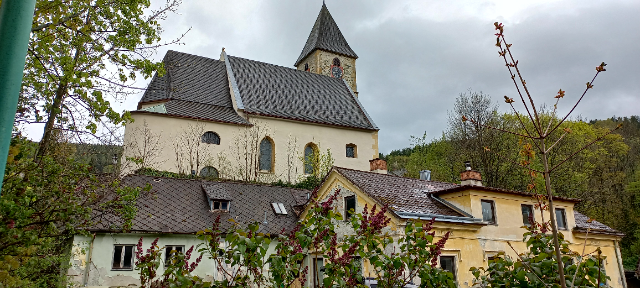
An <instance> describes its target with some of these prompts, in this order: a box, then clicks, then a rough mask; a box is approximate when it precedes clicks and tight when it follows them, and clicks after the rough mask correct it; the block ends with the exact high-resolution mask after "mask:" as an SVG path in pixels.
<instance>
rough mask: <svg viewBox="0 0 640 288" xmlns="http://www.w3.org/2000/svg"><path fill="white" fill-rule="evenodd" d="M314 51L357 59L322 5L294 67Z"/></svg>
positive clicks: (325, 6)
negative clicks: (319, 50)
mask: <svg viewBox="0 0 640 288" xmlns="http://www.w3.org/2000/svg"><path fill="white" fill-rule="evenodd" d="M316 49H321V50H325V51H329V52H333V53H337V54H341V55H344V56H348V57H352V58H356V59H357V58H358V55H356V52H353V50H351V47H349V43H347V40H346V39H344V36H342V32H340V28H338V24H336V21H334V20H333V17H331V13H329V9H327V5H325V4H324V3H322V9H320V14H318V18H317V19H316V23H315V24H313V28H312V29H311V33H310V34H309V38H307V44H305V45H304V48H303V49H302V53H300V57H298V60H296V64H295V65H294V66H298V64H300V62H301V61H302V60H303V59H304V58H305V57H307V56H309V54H311V53H312V52H313V51H315V50H316Z"/></svg>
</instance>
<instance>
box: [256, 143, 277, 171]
mask: <svg viewBox="0 0 640 288" xmlns="http://www.w3.org/2000/svg"><path fill="white" fill-rule="evenodd" d="M273 156H274V154H273V141H272V140H271V138H269V137H264V139H262V141H260V158H258V166H259V167H260V170H261V171H269V172H273Z"/></svg>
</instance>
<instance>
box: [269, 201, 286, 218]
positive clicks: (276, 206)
mask: <svg viewBox="0 0 640 288" xmlns="http://www.w3.org/2000/svg"><path fill="white" fill-rule="evenodd" d="M271 207H272V208H273V211H274V212H276V214H278V215H287V209H286V208H284V204H282V203H271Z"/></svg>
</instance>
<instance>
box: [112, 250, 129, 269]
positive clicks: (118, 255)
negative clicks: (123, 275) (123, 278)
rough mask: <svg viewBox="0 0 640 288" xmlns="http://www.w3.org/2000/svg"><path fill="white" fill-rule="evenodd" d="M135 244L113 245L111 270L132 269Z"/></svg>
mask: <svg viewBox="0 0 640 288" xmlns="http://www.w3.org/2000/svg"><path fill="white" fill-rule="evenodd" d="M134 246H135V245H115V246H114V249H113V263H112V264H111V269H113V270H132V269H133V265H132V263H133V247H134Z"/></svg>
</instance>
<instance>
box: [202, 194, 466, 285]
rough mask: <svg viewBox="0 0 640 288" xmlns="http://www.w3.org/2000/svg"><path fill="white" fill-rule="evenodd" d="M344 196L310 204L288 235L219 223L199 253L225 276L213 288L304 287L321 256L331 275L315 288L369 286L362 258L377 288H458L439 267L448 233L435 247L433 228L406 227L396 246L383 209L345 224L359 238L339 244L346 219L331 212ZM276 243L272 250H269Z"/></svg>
mask: <svg viewBox="0 0 640 288" xmlns="http://www.w3.org/2000/svg"><path fill="white" fill-rule="evenodd" d="M339 192H340V191H339V190H337V191H335V193H333V194H332V195H331V196H330V197H329V198H328V199H327V200H326V201H324V202H321V203H320V202H316V200H315V199H314V200H312V204H311V205H312V206H311V207H310V208H309V210H308V213H307V214H306V215H305V216H304V217H303V219H302V220H301V221H300V222H299V224H298V226H297V227H296V228H295V229H294V230H293V231H290V232H288V233H284V231H283V232H282V233H280V234H278V235H268V234H267V235H265V234H262V233H259V232H258V231H260V226H259V223H253V224H251V225H248V226H246V227H245V226H242V225H239V224H238V223H235V222H234V225H233V227H231V228H230V229H222V228H221V225H220V217H218V218H217V219H216V220H215V222H214V225H213V227H212V228H210V229H206V230H203V231H200V232H199V233H198V238H199V239H200V240H202V241H203V242H204V244H202V245H200V246H199V248H200V249H199V250H198V251H199V252H200V253H204V254H205V255H206V256H207V257H208V258H210V259H213V260H214V261H215V263H216V267H217V269H218V274H219V275H224V279H222V280H214V282H213V283H211V285H212V286H211V287H248V286H249V284H251V285H253V287H291V286H292V285H294V284H295V283H298V284H302V285H306V284H307V283H305V282H306V279H307V275H309V273H312V274H311V275H314V274H313V272H310V271H309V268H310V267H309V266H306V265H305V264H304V263H305V260H306V262H311V263H313V261H315V260H316V258H317V257H322V258H323V259H324V261H325V262H324V272H323V273H324V275H327V276H328V277H324V278H322V279H318V278H316V279H313V282H314V283H315V285H316V286H317V287H327V288H328V287H365V286H364V285H363V283H364V279H363V276H362V272H361V269H362V265H363V264H362V262H361V261H362V260H361V259H367V261H368V262H369V264H370V265H371V267H372V269H374V270H375V271H376V275H377V276H376V279H377V280H378V287H402V286H404V285H406V284H408V283H409V282H410V281H412V280H414V279H415V278H419V279H421V281H422V282H421V287H456V285H455V283H454V281H453V275H452V274H451V273H448V272H445V271H442V270H441V269H439V268H436V267H435V266H436V265H435V263H436V261H437V259H438V255H439V254H440V250H441V249H442V248H443V246H444V244H445V242H446V241H447V237H448V234H447V236H445V237H443V238H442V239H441V240H439V241H437V243H434V242H433V238H434V232H433V231H431V224H432V223H433V221H432V222H431V223H430V224H428V225H425V226H415V225H414V224H413V223H409V224H408V225H407V226H406V228H405V235H404V236H402V237H399V238H398V239H397V240H394V238H393V237H391V236H389V235H388V234H387V233H385V232H383V229H385V228H386V227H387V225H388V224H389V222H390V220H391V219H390V218H388V217H386V215H385V214H386V209H384V208H383V209H380V210H377V209H376V207H375V206H374V207H373V208H371V209H368V208H367V207H365V209H364V212H363V213H362V214H359V213H357V214H356V213H354V214H353V216H352V217H351V218H350V219H348V222H347V223H348V224H350V226H351V229H353V230H354V232H355V233H352V234H350V235H345V236H344V237H341V239H338V235H337V232H336V228H337V226H338V225H339V223H344V219H343V216H342V215H341V214H340V213H337V212H336V211H335V210H334V208H333V206H332V205H333V203H334V201H336V199H337V195H338V194H339ZM231 221H233V220H231ZM273 241H276V248H275V251H268V248H269V245H270V244H271V243H272V242H273ZM391 247H397V248H396V250H395V252H394V253H388V252H387V251H389V250H391ZM416 247H418V248H420V249H416ZM266 265H268V266H269V270H266V269H265V268H264V267H265V266H266ZM312 278H313V277H312ZM308 284H311V283H308ZM311 286H314V284H311Z"/></svg>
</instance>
